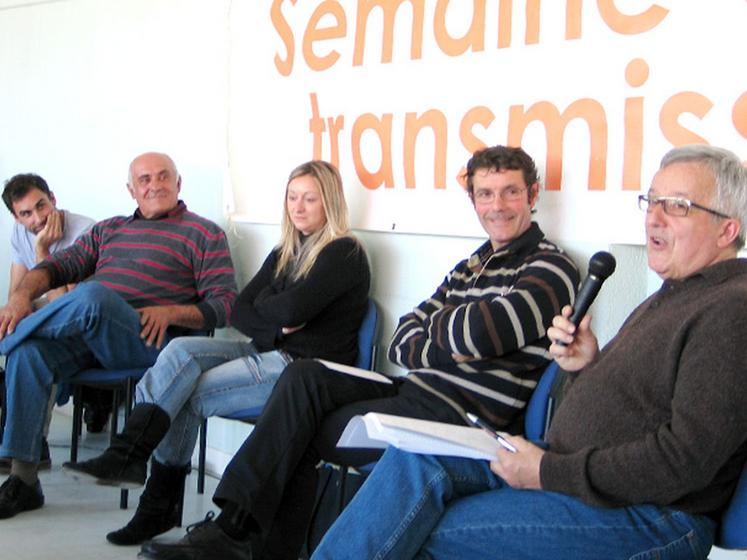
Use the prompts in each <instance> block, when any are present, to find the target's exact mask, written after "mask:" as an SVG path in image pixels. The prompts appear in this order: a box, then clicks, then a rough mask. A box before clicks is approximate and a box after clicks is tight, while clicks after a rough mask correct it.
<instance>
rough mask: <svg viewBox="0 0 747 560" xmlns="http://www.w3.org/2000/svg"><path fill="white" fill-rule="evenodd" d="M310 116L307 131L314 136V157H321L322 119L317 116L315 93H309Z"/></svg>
mask: <svg viewBox="0 0 747 560" xmlns="http://www.w3.org/2000/svg"><path fill="white" fill-rule="evenodd" d="M309 98H310V99H311V118H310V119H309V132H311V134H312V135H313V136H314V149H313V154H314V159H322V134H323V133H324V130H325V129H324V119H323V118H321V117H320V116H319V103H318V102H317V100H316V93H310V94H309Z"/></svg>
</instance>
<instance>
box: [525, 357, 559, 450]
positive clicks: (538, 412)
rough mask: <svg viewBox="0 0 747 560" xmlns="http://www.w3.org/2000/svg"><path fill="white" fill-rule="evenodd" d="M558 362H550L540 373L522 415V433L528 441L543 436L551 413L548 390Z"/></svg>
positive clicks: (555, 374) (539, 439) (538, 439)
mask: <svg viewBox="0 0 747 560" xmlns="http://www.w3.org/2000/svg"><path fill="white" fill-rule="evenodd" d="M558 369H559V368H558V363H557V362H555V361H552V362H550V365H549V366H547V368H545V371H544V372H543V373H542V377H540V380H539V382H538V383H537V387H535V389H534V392H533V393H532V397H531V398H530V399H529V402H528V403H527V408H526V416H525V417H524V434H525V436H526V438H527V439H528V440H530V441H535V442H536V441H541V440H542V439H543V438H544V437H545V431H546V429H547V426H548V423H549V420H550V418H549V417H550V414H551V413H552V403H551V401H550V391H551V390H552V385H553V383H554V382H555V377H556V376H557V374H558Z"/></svg>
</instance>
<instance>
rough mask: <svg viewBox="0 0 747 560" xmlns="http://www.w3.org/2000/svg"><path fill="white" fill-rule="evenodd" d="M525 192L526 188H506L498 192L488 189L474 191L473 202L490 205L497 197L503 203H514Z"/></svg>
mask: <svg viewBox="0 0 747 560" xmlns="http://www.w3.org/2000/svg"><path fill="white" fill-rule="evenodd" d="M526 190H527V188H526V187H506V188H505V189H502V190H500V191H498V192H496V191H491V190H490V189H478V190H476V191H475V194H474V199H475V202H479V203H480V204H491V203H493V202H495V197H496V196H499V197H500V198H501V200H502V201H504V202H515V201H517V200H519V199H520V198H521V197H522V196H523V193H524V191H526Z"/></svg>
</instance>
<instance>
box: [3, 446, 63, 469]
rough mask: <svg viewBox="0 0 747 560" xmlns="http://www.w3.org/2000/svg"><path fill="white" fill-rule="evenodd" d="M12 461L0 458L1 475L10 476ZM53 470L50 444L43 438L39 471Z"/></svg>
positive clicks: (8, 458)
mask: <svg viewBox="0 0 747 560" xmlns="http://www.w3.org/2000/svg"><path fill="white" fill-rule="evenodd" d="M11 462H12V459H11V458H10V457H0V474H10V465H11ZM51 468H52V459H51V458H50V457H49V444H48V443H47V438H42V448H41V457H40V458H39V466H38V469H39V470H40V471H48V470H49V469H51Z"/></svg>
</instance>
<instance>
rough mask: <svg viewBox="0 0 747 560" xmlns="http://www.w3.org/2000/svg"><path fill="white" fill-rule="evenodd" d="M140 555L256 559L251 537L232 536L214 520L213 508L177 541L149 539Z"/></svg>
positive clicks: (162, 559)
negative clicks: (238, 539)
mask: <svg viewBox="0 0 747 560" xmlns="http://www.w3.org/2000/svg"><path fill="white" fill-rule="evenodd" d="M138 558H151V559H156V560H252V550H251V546H250V540H249V539H246V540H244V541H237V540H235V539H232V538H231V537H229V536H228V535H227V534H226V533H224V532H223V530H222V529H221V528H220V527H219V526H218V524H217V523H215V522H214V521H213V512H210V513H208V514H207V515H206V516H205V519H204V520H203V521H200V522H199V523H195V524H194V525H190V526H189V527H187V534H186V535H184V537H182V538H181V539H180V540H178V541H175V542H165V541H148V542H146V543H145V544H144V545H143V547H142V548H141V549H140V554H138Z"/></svg>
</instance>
